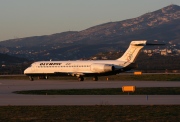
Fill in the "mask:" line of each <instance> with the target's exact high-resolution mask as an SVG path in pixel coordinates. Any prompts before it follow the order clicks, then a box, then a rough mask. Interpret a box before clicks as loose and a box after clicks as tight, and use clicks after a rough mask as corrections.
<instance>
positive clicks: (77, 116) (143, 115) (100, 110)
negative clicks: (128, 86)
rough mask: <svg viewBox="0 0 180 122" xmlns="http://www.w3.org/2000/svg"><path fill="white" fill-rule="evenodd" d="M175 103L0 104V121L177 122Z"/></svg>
mask: <svg viewBox="0 0 180 122" xmlns="http://www.w3.org/2000/svg"><path fill="white" fill-rule="evenodd" d="M179 120H180V106H179V105H162V106H160V105H150V106H146V105H137V106H129V105H125V106H122V105H119V106H118V105H116V106H113V105H112V106H109V105H98V106H1V107H0V121H2V122H9V121H11V122H16V121H17V122H25V121H26V122H32V121H33V122H34V121H37V122H54V121H59V122H60V121H61V122H67V121H76V122H81V121H88V122H89V121H90V122H94V121H97V122H104V121H117V122H119V121H127V122H135V121H141V122H144V121H149V122H178V121H179Z"/></svg>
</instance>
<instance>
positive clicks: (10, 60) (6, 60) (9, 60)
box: [0, 53, 29, 64]
mask: <svg viewBox="0 0 180 122" xmlns="http://www.w3.org/2000/svg"><path fill="white" fill-rule="evenodd" d="M0 57H1V58H0V64H16V63H23V62H28V61H29V60H27V59H25V58H19V57H15V56H10V55H7V54H1V53H0Z"/></svg>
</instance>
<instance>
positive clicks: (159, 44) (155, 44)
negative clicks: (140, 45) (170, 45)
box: [146, 43, 166, 46]
mask: <svg viewBox="0 0 180 122" xmlns="http://www.w3.org/2000/svg"><path fill="white" fill-rule="evenodd" d="M146 45H147V46H148V45H149V46H151V45H166V44H162V43H161V44H160V43H159V44H157V43H154V44H153V43H146Z"/></svg>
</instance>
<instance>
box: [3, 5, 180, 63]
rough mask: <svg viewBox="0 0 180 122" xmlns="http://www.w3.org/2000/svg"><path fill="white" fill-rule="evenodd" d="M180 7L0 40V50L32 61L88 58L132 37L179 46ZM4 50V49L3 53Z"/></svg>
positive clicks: (122, 44) (124, 44)
mask: <svg viewBox="0 0 180 122" xmlns="http://www.w3.org/2000/svg"><path fill="white" fill-rule="evenodd" d="M179 22H180V6H177V5H170V6H167V7H164V8H162V9H159V10H157V11H154V12H149V13H146V14H144V15H142V16H140V17H137V18H133V19H128V20H124V21H117V22H109V23H104V24H101V25H97V26H94V27H90V28H88V29H85V30H82V31H68V32H63V33H57V34H53V35H45V36H36V37H27V38H18V39H11V40H6V41H2V42H0V45H1V46H3V47H0V51H1V49H2V48H4V49H6V51H5V50H4V51H5V53H8V54H11V55H18V56H21V57H26V58H30V59H32V60H49V59H53V60H67V59H79V58H87V57H90V56H92V55H94V54H96V53H98V52H103V51H108V50H109V51H110V50H124V49H126V48H127V46H128V45H129V43H130V41H132V40H148V41H151V42H152V41H154V40H158V41H159V42H165V43H169V42H171V44H176V45H179V46H180V41H179V40H180V23H179ZM3 53H4V52H3Z"/></svg>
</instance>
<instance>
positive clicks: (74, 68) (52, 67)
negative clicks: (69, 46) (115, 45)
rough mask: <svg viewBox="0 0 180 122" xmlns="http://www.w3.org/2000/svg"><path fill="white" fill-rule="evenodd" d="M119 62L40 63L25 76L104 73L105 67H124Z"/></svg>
mask: <svg viewBox="0 0 180 122" xmlns="http://www.w3.org/2000/svg"><path fill="white" fill-rule="evenodd" d="M124 63H125V62H122V61H118V60H99V61H94V60H88V61H82V60H78V61H39V62H35V63H33V64H32V65H31V66H30V67H29V68H27V69H26V70H25V71H24V74H53V73H56V72H57V73H102V72H105V71H104V70H103V69H102V68H103V65H109V66H114V67H115V68H116V69H120V68H123V67H124Z"/></svg>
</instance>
